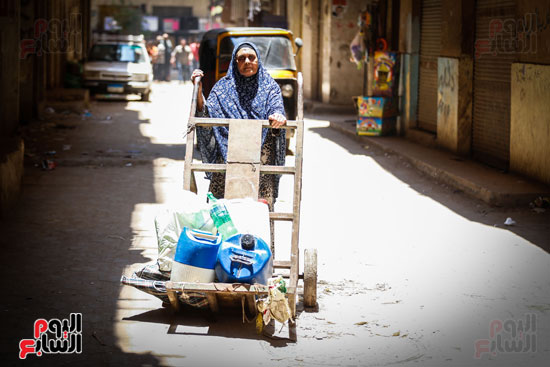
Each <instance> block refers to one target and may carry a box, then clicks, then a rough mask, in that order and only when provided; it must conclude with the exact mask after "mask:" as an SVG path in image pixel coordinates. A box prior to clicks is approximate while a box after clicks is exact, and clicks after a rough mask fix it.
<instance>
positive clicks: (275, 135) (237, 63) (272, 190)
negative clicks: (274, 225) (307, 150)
mask: <svg viewBox="0 0 550 367" xmlns="http://www.w3.org/2000/svg"><path fill="white" fill-rule="evenodd" d="M203 75H204V73H203V72H202V70H199V69H196V70H194V71H193V74H192V76H191V80H192V81H193V82H194V80H195V78H196V77H197V76H200V77H202V76H203ZM203 98H204V97H203V96H202V85H201V83H199V93H198V98H197V111H199V112H198V113H197V116H200V117H202V116H208V117H214V118H236V119H239V118H240V119H260V120H269V121H270V122H271V126H273V127H274V128H279V127H281V126H283V125H285V124H286V117H285V116H284V112H285V109H284V105H283V97H282V94H281V89H280V88H279V85H278V84H277V83H276V82H275V80H273V78H272V77H271V76H270V75H269V73H268V72H267V70H266V69H265V68H264V67H263V65H262V63H261V60H260V53H259V52H258V49H257V48H256V46H255V45H254V44H253V43H251V42H244V43H241V44H240V45H238V46H237V47H235V49H234V50H233V55H232V58H231V63H230V66H229V70H228V71H227V75H226V76H225V77H223V78H222V79H220V80H219V81H218V82H217V83H216V84H215V85H214V87H213V88H212V90H211V91H210V95H209V96H208V100H207V101H206V103H204V99H203ZM228 132H229V129H228V128H227V127H222V126H219V127H213V128H209V127H207V128H201V127H197V141H198V146H199V150H200V152H201V155H202V160H203V162H205V163H225V162H226V161H227V137H228ZM285 144H286V142H285V130H282V129H263V131H262V154H261V163H262V164H267V165H279V166H282V165H284V164H285V148H286V146H285ZM207 177H208V178H209V179H210V191H211V192H212V194H213V195H214V196H215V197H217V198H222V197H223V196H224V191H225V174H224V173H213V174H207ZM279 179H280V175H260V187H259V197H260V198H262V199H265V200H266V201H267V202H268V204H269V207H270V209H271V210H272V209H273V204H274V202H275V199H276V198H277V196H278V186H279Z"/></svg>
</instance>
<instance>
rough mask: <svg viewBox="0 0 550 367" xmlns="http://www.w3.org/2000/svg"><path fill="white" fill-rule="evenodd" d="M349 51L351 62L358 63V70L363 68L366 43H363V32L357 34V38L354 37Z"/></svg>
mask: <svg viewBox="0 0 550 367" xmlns="http://www.w3.org/2000/svg"><path fill="white" fill-rule="evenodd" d="M349 49H350V51H351V59H350V61H351V62H354V63H356V64H357V68H361V64H362V63H363V61H364V58H365V43H364V42H363V34H362V32H361V31H359V32H357V34H356V35H355V37H353V41H351V44H350V46H349Z"/></svg>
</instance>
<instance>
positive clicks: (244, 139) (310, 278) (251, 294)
mask: <svg viewBox="0 0 550 367" xmlns="http://www.w3.org/2000/svg"><path fill="white" fill-rule="evenodd" d="M297 84H298V85H297V87H298V88H297V89H298V90H297V93H298V99H297V103H298V106H297V111H298V114H297V120H295V121H287V124H286V126H283V127H282V128H283V129H295V131H296V134H295V137H296V151H295V164H294V166H269V165H262V164H261V163H260V154H261V135H262V134H261V132H262V128H270V127H271V126H270V123H269V121H268V120H245V119H219V118H198V117H195V111H196V107H197V95H198V80H196V81H195V85H194V89H193V99H192V103H191V111H190V117H189V123H188V129H187V144H186V151H185V169H184V177H183V188H184V189H185V190H192V189H194V191H196V184H195V182H194V175H193V172H194V171H198V172H226V184H225V198H226V199H232V198H244V197H251V198H255V199H256V198H258V188H259V178H260V173H263V174H290V175H293V176H294V197H293V205H292V212H291V213H277V212H270V213H269V218H270V219H272V220H274V221H292V239H291V254H290V261H278V260H276V259H275V257H274V258H273V270H274V275H276V274H277V272H278V271H280V270H283V269H288V270H289V276H288V279H287V296H288V300H289V305H290V308H291V311H292V316H293V318H294V317H295V316H296V303H297V301H298V297H297V296H298V293H297V291H298V279H299V278H303V280H304V306H306V307H316V303H317V302H316V300H317V252H316V250H315V249H311V250H306V251H305V257H304V274H299V247H298V242H299V234H300V204H301V198H302V160H303V139H304V121H303V120H304V110H303V79H302V74H301V73H299V74H298V83H297ZM196 126H229V141H228V155H227V163H226V164H204V163H193V150H194V138H195V130H194V128H195V127H196ZM166 290H167V292H168V297H169V299H170V303H171V305H172V307H173V308H174V309H176V310H177V309H179V306H180V305H179V301H178V298H179V294H181V293H192V294H196V293H203V294H205V295H206V297H207V299H208V303H209V307H210V309H211V310H212V311H213V312H218V311H219V310H220V304H227V303H230V304H233V305H235V304H237V305H242V307H243V311H244V305H245V304H246V305H247V308H248V311H249V313H250V314H252V315H256V296H264V295H267V294H268V287H267V286H264V285H251V284H228V283H192V282H167V283H166Z"/></svg>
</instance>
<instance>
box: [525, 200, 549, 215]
mask: <svg viewBox="0 0 550 367" xmlns="http://www.w3.org/2000/svg"><path fill="white" fill-rule="evenodd" d="M529 206H530V207H531V209H533V211H535V212H536V213H544V212H545V211H546V209H548V208H550V198H548V197H542V196H539V197H538V198H536V199H535V200H533V201H532V202H531V203H529Z"/></svg>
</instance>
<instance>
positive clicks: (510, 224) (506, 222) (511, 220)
mask: <svg viewBox="0 0 550 367" xmlns="http://www.w3.org/2000/svg"><path fill="white" fill-rule="evenodd" d="M515 224H516V221H515V220H513V219H512V218H510V217H508V218H506V220H505V221H504V225H506V226H513V225H515Z"/></svg>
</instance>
